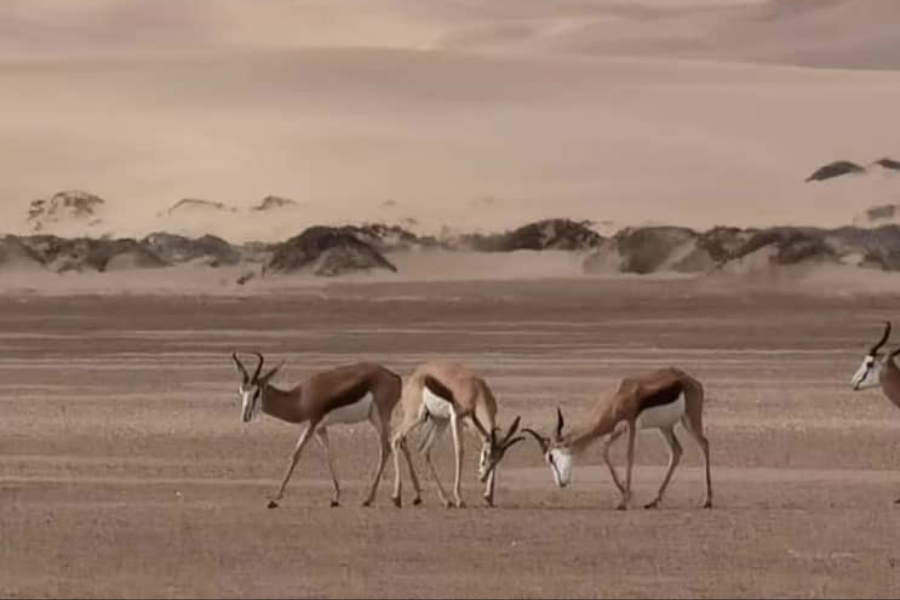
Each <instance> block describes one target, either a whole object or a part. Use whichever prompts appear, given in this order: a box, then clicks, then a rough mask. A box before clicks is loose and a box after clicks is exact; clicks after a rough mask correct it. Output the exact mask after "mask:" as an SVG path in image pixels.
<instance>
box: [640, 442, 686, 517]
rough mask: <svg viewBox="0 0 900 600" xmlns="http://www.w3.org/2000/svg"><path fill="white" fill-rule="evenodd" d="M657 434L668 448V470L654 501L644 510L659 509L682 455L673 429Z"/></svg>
mask: <svg viewBox="0 0 900 600" xmlns="http://www.w3.org/2000/svg"><path fill="white" fill-rule="evenodd" d="M659 433H660V434H661V435H662V438H663V440H665V442H666V444H667V445H668V446H669V468H668V469H667V470H666V476H665V477H664V478H663V481H662V485H660V486H659V492H658V493H657V494H656V500H654V501H653V502H651V503H650V504H647V505H646V506H644V508H646V509H654V508H657V507H659V504H660V502H662V499H663V494H665V493H666V488H668V487H669V482H670V481H672V475H673V474H674V473H675V469H676V467H678V463H679V462H681V455H682V454H684V449H683V448H682V447H681V444H680V443H679V442H678V438H677V437H675V430H674V429H672V428H671V427H670V428H668V429H660V430H659Z"/></svg>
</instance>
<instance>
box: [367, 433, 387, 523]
mask: <svg viewBox="0 0 900 600" xmlns="http://www.w3.org/2000/svg"><path fill="white" fill-rule="evenodd" d="M372 425H373V426H374V427H375V429H376V431H377V432H378V467H377V468H376V469H375V477H374V478H373V479H372V486H371V487H370V488H369V495H368V496H366V500H365V502H363V506H367V507H368V506H372V503H373V502H375V494H377V493H378V485H379V484H380V483H381V477H382V476H383V475H384V468H385V466H387V461H388V456H390V454H391V442H390V431H388V428H387V427H386V426H385V425H383V421H382V420H381V419H379V420H378V421H377V422H376V421H374V420H373V422H372Z"/></svg>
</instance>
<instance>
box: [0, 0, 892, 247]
mask: <svg viewBox="0 0 900 600" xmlns="http://www.w3.org/2000/svg"><path fill="white" fill-rule="evenodd" d="M897 10H898V6H897V5H896V3H893V2H881V1H879V0H855V1H853V0H846V1H826V2H805V1H802V0H779V1H776V2H717V3H711V2H681V1H673V0H670V1H663V0H655V1H653V2H646V3H643V4H642V5H640V6H631V5H625V4H621V3H614V2H606V1H600V0H598V1H596V2H585V1H580V0H565V1H562V2H554V3H552V5H551V4H548V3H544V2H537V1H534V0H529V1H526V2H512V1H511V0H504V1H500V2H492V3H488V4H485V3H478V2H472V1H462V0H459V1H450V0H438V1H435V2H429V3H427V4H426V3H418V2H412V1H410V0H381V1H377V2H365V3H364V2H358V1H351V0H340V1H336V2H323V1H315V2H314V1H306V0H304V1H298V2H274V1H262V2H253V3H250V2H237V1H235V0H217V1H211V0H191V1H190V2H175V1H174V0H153V1H147V0H116V1H115V2H110V1H100V0H92V1H91V2H86V3H78V5H77V7H76V6H75V5H73V4H72V3H70V2H63V1H61V0H56V1H50V0H33V1H32V0H29V1H28V2H22V1H13V2H5V3H3V5H2V7H0V51H2V57H3V58H2V59H0V86H2V87H3V89H4V90H11V91H12V92H11V93H8V94H4V95H3V97H2V98H0V148H2V157H3V160H4V164H5V165H6V167H7V168H6V173H7V176H5V177H4V178H3V180H2V181H0V218H2V219H3V222H4V230H6V231H9V232H17V231H20V230H22V228H23V227H24V214H25V207H27V204H28V203H29V202H30V201H31V200H34V199H35V198H41V197H47V196H49V195H50V194H52V193H54V192H55V191H57V190H60V189H70V188H83V189H86V190H90V191H92V192H94V193H97V194H99V195H101V196H102V197H104V198H105V199H107V200H108V201H109V202H110V208H111V211H110V212H111V213H114V214H118V215H120V216H119V218H118V220H117V219H116V217H114V216H111V217H110V218H109V220H108V222H107V224H108V229H109V233H114V234H116V235H145V234H148V233H150V232H152V231H154V230H158V229H162V228H165V229H167V230H170V231H175V232H178V233H184V234H190V235H202V234H204V233H214V234H217V235H220V236H224V237H227V238H229V239H233V240H236V241H240V240H242V239H279V238H284V237H286V236H288V235H292V234H295V233H297V232H299V231H300V230H302V229H303V228H304V227H306V226H309V225H312V224H317V223H326V224H329V223H343V222H348V221H352V222H359V221H361V220H378V221H389V222H400V221H401V220H403V219H415V220H416V221H418V222H419V223H420V224H421V226H422V228H423V229H425V230H431V231H437V230H439V229H440V228H441V227H442V226H444V225H448V226H450V227H457V228H464V229H467V230H472V229H479V228H481V229H484V230H492V229H499V228H505V227H509V226H512V225H514V224H517V223H520V222H522V221H524V220H534V219H539V218H546V217H557V216H570V217H572V218H576V219H582V218H586V219H594V220H597V221H602V220H613V221H615V222H617V223H620V224H645V223H666V224H674V225H689V226H693V227H704V228H705V227H711V226H713V225H716V224H721V223H728V224H739V225H771V224H776V223H777V224H785V223H798V224H804V225H821V226H834V225H840V224H844V223H848V222H850V220H851V219H852V218H853V217H854V216H855V215H857V214H859V213H861V212H863V211H864V210H865V209H867V208H868V207H870V206H872V205H877V204H883V203H889V202H896V198H897V196H898V195H900V183H898V182H897V180H896V178H888V177H877V178H866V179H864V180H857V181H847V182H844V181H840V182H834V183H833V184H829V185H828V186H817V187H815V188H812V187H810V186H805V185H804V184H803V179H804V178H805V177H806V176H807V175H808V174H809V173H810V172H811V170H812V169H814V168H815V167H817V166H819V165H822V164H825V163H827V162H829V161H832V160H836V159H838V158H842V157H845V156H860V157H877V156H884V155H898V154H900V146H898V142H897V140H896V136H894V135H893V133H892V132H893V128H892V127H891V126H890V123H892V122H893V120H894V119H895V115H896V106H898V105H900V76H898V75H897V74H895V73H894V72H892V71H868V70H865V69H863V68H866V69H867V68H876V67H877V68H884V67H890V66H896V65H894V64H893V62H892V61H894V60H895V57H897V56H900V52H893V49H894V48H895V42H896V38H897V37H898V35H900V34H897V33H895V31H894V30H895V29H896V28H892V27H888V26H887V25H889V24H891V23H896V22H897V19H896V18H895V17H896V12H897ZM491 32H495V33H498V34H499V37H498V36H497V35H494V34H493V33H491ZM535 32H536V33H535ZM836 32H837V33H836ZM794 59H797V60H794ZM788 62H791V63H800V64H802V65H814V66H816V67H820V68H814V69H813V68H802V67H797V66H791V65H787V64H786V63H788ZM845 67H860V69H858V70H851V69H847V68H845ZM269 194H278V195H284V196H288V197H291V198H295V199H297V200H298V201H300V202H302V204H303V207H302V209H299V210H297V211H296V213H295V214H292V215H291V216H290V217H289V218H280V217H271V216H265V215H257V216H256V217H253V218H246V219H239V220H234V219H222V220H221V221H220V220H217V219H202V220H200V221H199V222H197V223H193V222H192V221H191V220H190V219H186V220H185V221H184V222H167V223H165V224H164V227H162V226H161V224H160V223H159V221H158V220H157V219H156V215H157V214H158V213H159V211H161V210H163V209H164V208H166V207H168V206H171V205H172V204H173V203H174V202H176V201H177V200H179V199H180V198H189V197H196V198H208V199H210V200H215V201H220V202H225V203H227V204H230V205H234V206H237V207H239V208H241V209H246V208H249V207H250V206H253V205H257V204H258V203H259V202H260V199H261V198H263V197H265V196H267V195H269ZM483 197H491V198H494V201H493V202H491V203H480V202H477V199H479V198H483ZM116 206H125V207H127V209H126V210H121V209H120V210H118V211H117V210H115V207H116Z"/></svg>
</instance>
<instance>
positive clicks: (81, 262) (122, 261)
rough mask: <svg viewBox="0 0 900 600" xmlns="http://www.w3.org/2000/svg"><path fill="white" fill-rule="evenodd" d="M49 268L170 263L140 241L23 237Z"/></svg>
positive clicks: (91, 268)
mask: <svg viewBox="0 0 900 600" xmlns="http://www.w3.org/2000/svg"><path fill="white" fill-rule="evenodd" d="M21 241H22V243H23V244H24V245H25V246H27V247H28V248H29V249H30V250H31V251H32V252H34V253H35V255H37V256H39V257H40V259H41V261H42V262H43V263H44V264H46V265H47V267H48V268H49V269H51V270H53V271H56V272H58V273H65V272H70V271H75V272H83V271H99V272H105V271H107V270H110V269H145V268H159V267H165V266H168V263H167V262H166V261H164V260H163V259H162V258H160V257H159V256H157V255H156V254H155V253H153V251H152V250H150V249H148V248H147V247H145V246H144V245H142V244H141V243H140V242H138V241H136V240H133V239H130V238H125V239H117V240H111V239H89V238H76V239H66V238H60V237H56V236H51V235H36V236H30V237H25V238H21Z"/></svg>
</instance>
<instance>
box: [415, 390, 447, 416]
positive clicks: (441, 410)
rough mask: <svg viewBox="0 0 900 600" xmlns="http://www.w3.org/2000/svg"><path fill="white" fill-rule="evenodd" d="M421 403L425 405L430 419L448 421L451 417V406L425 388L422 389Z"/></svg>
mask: <svg viewBox="0 0 900 600" xmlns="http://www.w3.org/2000/svg"><path fill="white" fill-rule="evenodd" d="M422 402H423V403H424V404H425V410H427V411H428V414H429V415H431V418H432V419H437V420H443V419H448V420H449V419H450V417H451V416H452V410H453V405H452V404H450V403H449V402H447V401H446V400H444V399H443V398H441V397H440V396H438V395H436V394H433V393H432V392H431V390H429V389H428V388H427V387H422Z"/></svg>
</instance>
